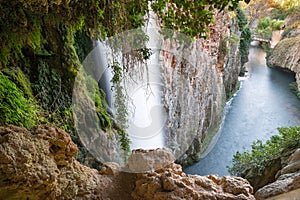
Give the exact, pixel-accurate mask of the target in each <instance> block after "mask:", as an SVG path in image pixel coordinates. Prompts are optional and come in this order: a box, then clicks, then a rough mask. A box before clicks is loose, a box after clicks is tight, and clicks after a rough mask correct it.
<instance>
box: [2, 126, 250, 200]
mask: <svg viewBox="0 0 300 200" xmlns="http://www.w3.org/2000/svg"><path fill="white" fill-rule="evenodd" d="M77 151H78V150H77V147H76V145H75V144H74V143H73V142H72V141H71V138H70V136H69V135H68V134H67V133H66V132H64V131H63V130H60V129H58V128H54V127H50V126H37V127H35V128H33V129H31V130H27V129H25V128H20V127H16V126H6V127H0V198H1V199H18V200H19V199H20V200H23V199H24V200H25V199H26V200H27V199H30V200H35V199H36V200H39V199H46V200H47V199H51V200H52V199H88V200H90V199H97V200H101V199H103V200H120V199H122V200H127V199H129V200H131V199H143V200H147V199H151V200H156V199H164V200H165V199H167V200H168V199H254V197H253V196H252V195H251V193H252V191H253V190H252V187H251V186H250V185H249V183H248V182H247V181H246V180H244V179H242V178H237V177H229V176H226V177H217V176H206V177H201V176H192V175H186V174H185V173H183V172H182V169H181V166H180V165H177V164H174V163H171V164H168V165H167V166H165V164H166V163H168V162H169V161H171V160H172V159H171V158H172V156H171V154H169V153H168V151H167V150H165V149H156V150H137V151H136V152H135V153H136V154H137V155H139V156H140V157H139V158H143V159H148V160H147V163H148V164H149V163H150V165H148V166H150V168H146V169H151V170H149V171H150V172H147V173H140V174H137V173H128V172H125V171H124V168H121V166H119V165H118V164H116V163H104V164H103V168H102V170H101V172H99V171H97V170H95V169H91V168H89V167H86V166H83V165H81V164H80V163H78V162H77V161H76V160H75V159H74V157H73V156H74V155H75V154H76V153H77ZM150 152H151V153H150ZM149 153H150V155H152V157H151V156H150V157H148V156H146V155H149ZM141 154H144V156H141ZM154 155H156V156H160V157H161V158H159V159H156V157H153V156H154ZM133 157H134V156H133ZM163 157H164V158H165V159H162V158H163ZM167 158H168V159H167ZM151 159H152V161H150V160H151ZM141 161H142V160H138V162H141ZM159 161H162V163H163V164H161V165H159V164H157V163H156V162H159ZM153 163H156V164H153ZM140 164H141V163H140ZM135 165H138V163H136V164H135ZM135 165H134V166H135ZM157 166H159V167H157ZM153 167H155V168H156V167H157V168H156V170H155V171H154V168H153ZM134 170H135V168H134Z"/></svg>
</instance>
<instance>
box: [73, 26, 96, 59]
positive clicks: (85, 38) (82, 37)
mask: <svg viewBox="0 0 300 200" xmlns="http://www.w3.org/2000/svg"><path fill="white" fill-rule="evenodd" d="M74 47H75V49H76V53H77V55H78V58H79V61H80V62H81V63H82V62H83V61H84V59H85V57H86V56H87V55H88V54H89V53H90V52H91V51H92V49H93V43H92V40H91V38H90V36H89V35H88V33H87V32H86V31H85V30H81V31H78V32H76V34H75V44H74Z"/></svg>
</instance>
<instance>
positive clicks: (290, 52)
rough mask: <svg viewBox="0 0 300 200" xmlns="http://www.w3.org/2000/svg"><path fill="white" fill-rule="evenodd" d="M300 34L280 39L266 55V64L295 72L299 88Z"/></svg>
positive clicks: (299, 88) (299, 87)
mask: <svg viewBox="0 0 300 200" xmlns="http://www.w3.org/2000/svg"><path fill="white" fill-rule="evenodd" d="M299 58H300V35H298V36H294V37H290V38H285V39H283V40H281V41H280V42H279V43H278V44H277V45H276V46H275V47H274V49H273V51H272V53H271V55H270V56H269V57H268V65H271V66H274V67H280V68H284V69H288V70H290V71H293V72H295V74H296V81H297V84H298V90H300V59H299Z"/></svg>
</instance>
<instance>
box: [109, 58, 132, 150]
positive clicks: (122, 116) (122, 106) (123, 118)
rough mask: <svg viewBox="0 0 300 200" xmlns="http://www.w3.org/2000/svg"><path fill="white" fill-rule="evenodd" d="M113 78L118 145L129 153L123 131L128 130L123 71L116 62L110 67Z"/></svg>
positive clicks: (125, 134) (125, 135)
mask: <svg viewBox="0 0 300 200" xmlns="http://www.w3.org/2000/svg"><path fill="white" fill-rule="evenodd" d="M112 69H113V73H114V76H113V78H112V80H111V82H112V83H113V87H114V91H115V100H114V105H115V109H116V112H115V119H116V121H117V123H118V126H119V131H118V134H119V137H120V140H119V141H120V143H121V147H122V149H123V151H124V152H125V153H126V152H129V151H130V146H129V143H130V139H129V136H128V134H127V133H126V132H125V131H124V130H126V129H127V128H128V125H127V124H128V120H127V116H128V111H127V106H126V103H127V100H126V95H125V94H124V88H123V86H122V83H121V82H122V76H123V70H122V68H121V66H120V64H119V63H118V62H114V63H113V65H112Z"/></svg>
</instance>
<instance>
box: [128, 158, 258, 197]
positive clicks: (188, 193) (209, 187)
mask: <svg viewBox="0 0 300 200" xmlns="http://www.w3.org/2000/svg"><path fill="white" fill-rule="evenodd" d="M252 192H253V189H252V187H251V186H250V184H249V183H248V182H247V181H246V180H245V179H242V178H239V177H232V176H225V177H218V176H214V175H211V176H196V175H186V174H185V173H183V172H182V169H181V166H180V165H177V164H174V163H172V164H170V165H168V166H166V167H165V168H163V169H160V170H156V171H155V172H149V173H144V174H139V175H138V177H137V181H136V187H135V189H134V191H133V193H132V196H133V197H134V199H137V200H148V199H149V200H158V199H159V200H163V199H176V200H179V199H182V200H183V199H184V200H187V199H206V200H209V199H240V200H241V199H253V200H254V199H255V198H254V196H252V194H251V193H252Z"/></svg>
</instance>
